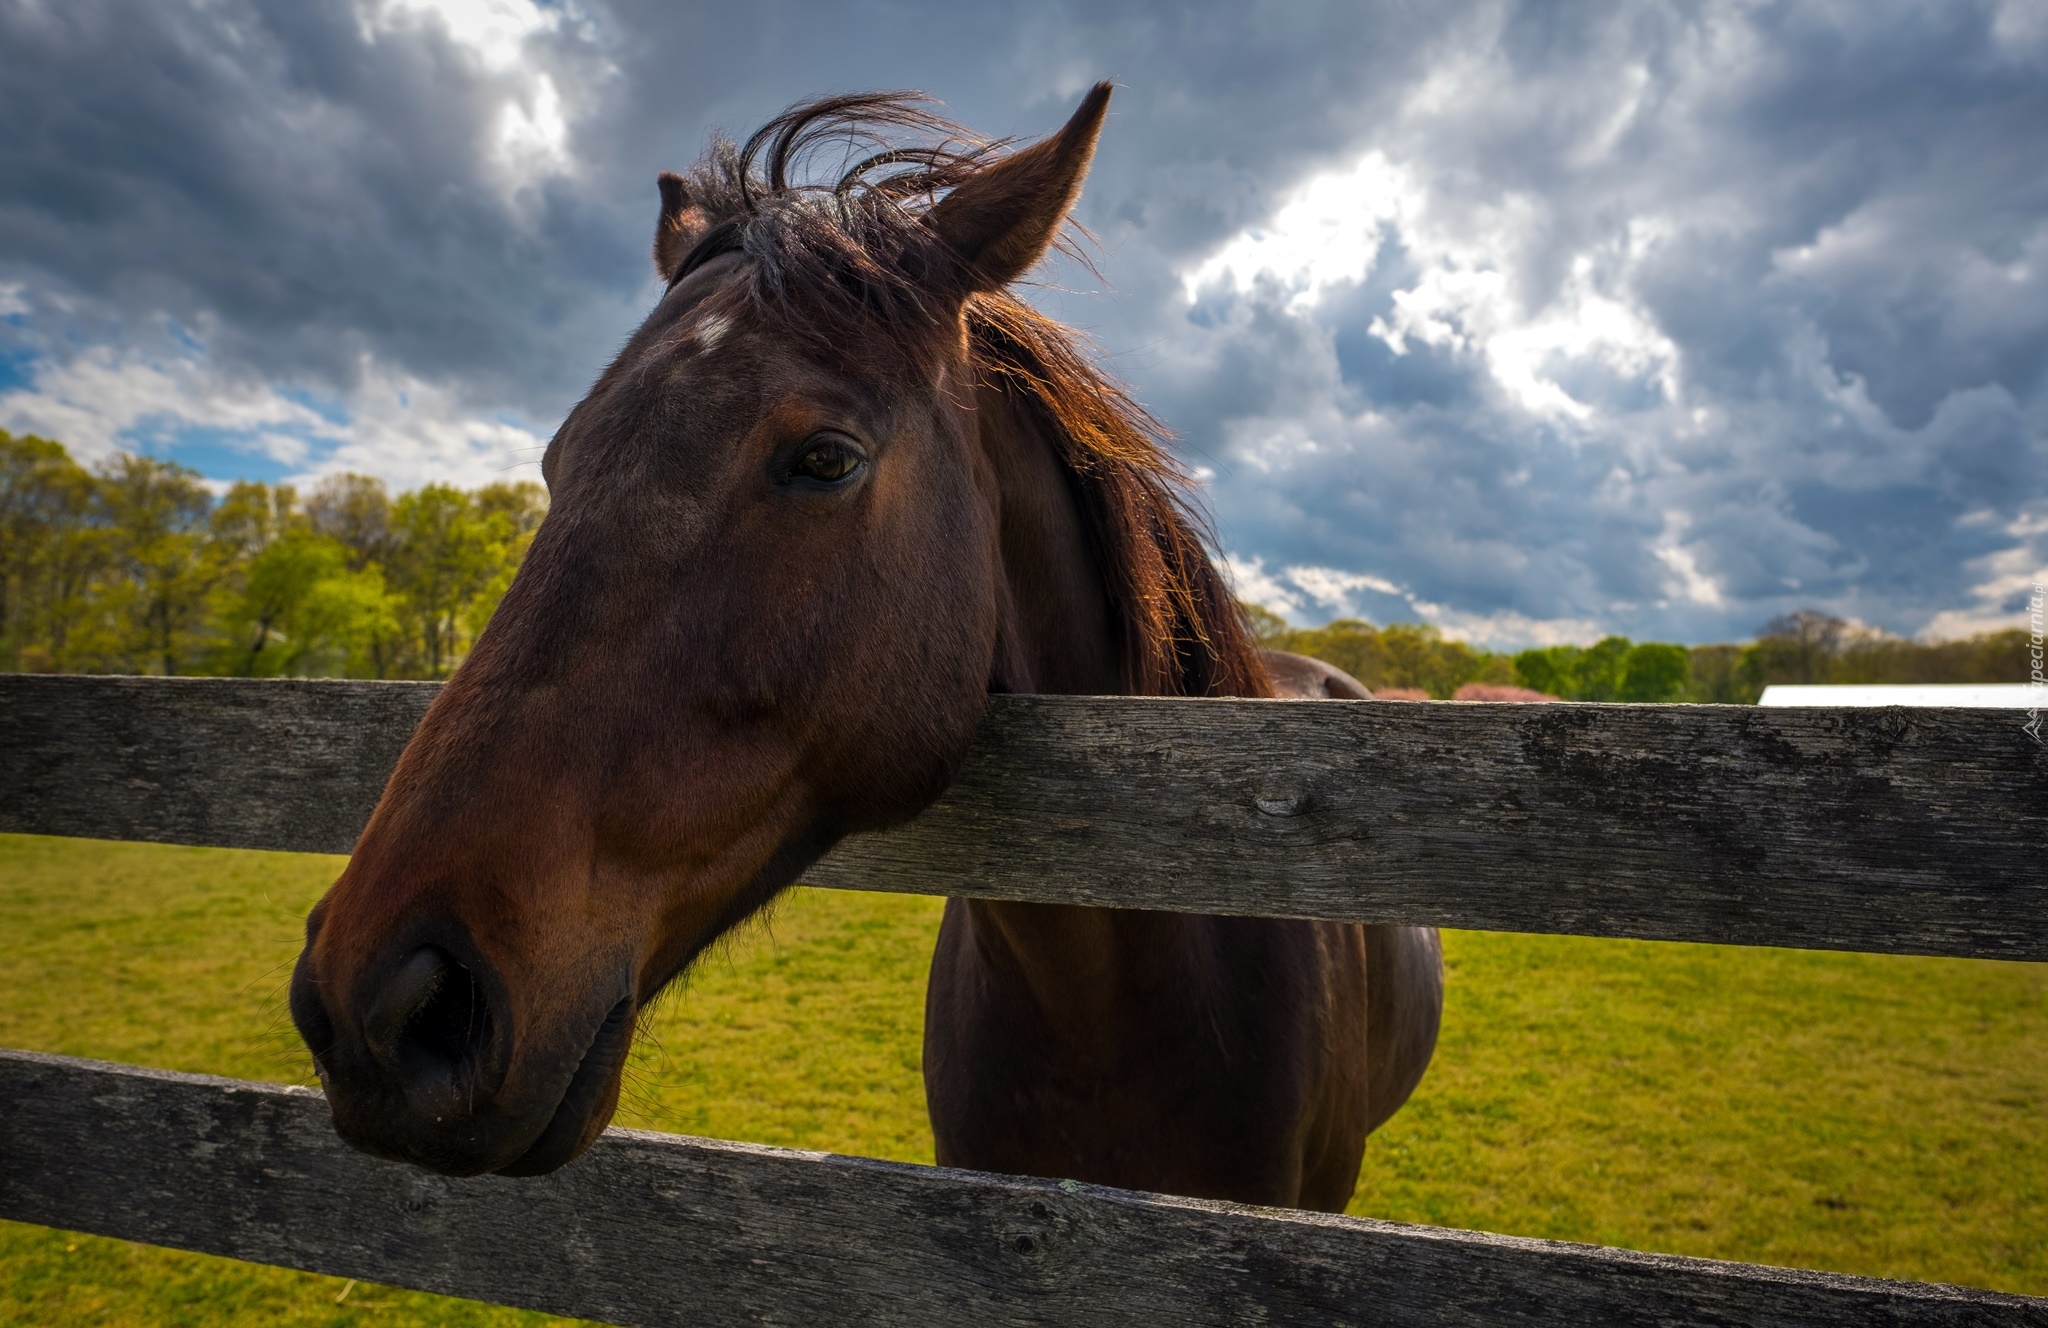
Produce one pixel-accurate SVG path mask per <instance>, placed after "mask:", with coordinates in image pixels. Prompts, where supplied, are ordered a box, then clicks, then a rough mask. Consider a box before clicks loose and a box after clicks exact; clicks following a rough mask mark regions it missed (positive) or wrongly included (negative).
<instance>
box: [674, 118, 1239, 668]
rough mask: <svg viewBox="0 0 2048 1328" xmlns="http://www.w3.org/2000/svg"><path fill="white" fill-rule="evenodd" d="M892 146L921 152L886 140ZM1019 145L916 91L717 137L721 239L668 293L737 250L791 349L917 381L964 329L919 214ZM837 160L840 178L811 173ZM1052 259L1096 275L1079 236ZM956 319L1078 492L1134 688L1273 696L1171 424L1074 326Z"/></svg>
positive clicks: (710, 207)
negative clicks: (1070, 259) (1170, 445)
mask: <svg viewBox="0 0 2048 1328" xmlns="http://www.w3.org/2000/svg"><path fill="white" fill-rule="evenodd" d="M888 129H894V130H902V131H907V132H908V133H909V134H910V135H912V136H914V137H915V138H916V139H917V140H918V141H915V142H912V143H909V144H907V145H906V144H902V143H897V142H894V141H892V140H891V139H890V138H889V137H888V136H886V135H885V134H884V133H883V132H882V131H883V130H888ZM1013 141H1014V140H989V139H983V138H980V137H978V136H976V135H974V134H972V133H970V132H969V131H968V130H966V129H963V128H961V127H960V126H958V125H955V124H953V123H951V122H949V121H947V120H944V119H942V118H940V117H938V116H936V115H934V114H932V113H931V112H930V111H928V110H926V109H925V99H924V98H923V97H922V96H920V95H919V94H916V93H906V92H872V93H857V94H852V95H847V96H836V97H822V98H818V99H816V100H813V101H807V102H801V103H799V104H797V105H795V106H792V107H791V108H790V109H789V110H787V111H784V112H783V113H782V114H781V115H779V116H777V117H775V119H773V120H771V121H769V122H768V123H767V124H766V125H764V126H762V128H761V129H760V130H758V131H757V132H756V133H755V134H754V135H753V136H752V137H750V138H749V139H748V140H747V141H746V143H745V144H744V145H742V146H738V147H735V146H734V145H733V144H732V143H731V142H730V141H729V140H726V139H723V138H715V139H714V140H713V141H712V144H711V147H710V149H709V150H708V151H707V152H706V153H705V155H704V157H703V158H702V159H701V160H700V161H699V162H698V163H697V165H696V166H695V167H694V168H693V169H692V170H691V171H690V173H689V174H688V175H687V176H686V177H684V185H685V188H686V189H687V190H688V194H689V198H690V202H691V203H692V204H693V205H694V206H696V207H700V208H702V209H703V210H704V213H705V216H706V217H707V218H708V220H709V223H710V224H709V225H708V226H707V228H706V230H705V233H704V235H703V236H702V237H701V238H700V239H698V240H697V241H696V243H695V245H694V246H693V248H692V249H691V251H690V252H689V254H688V255H687V256H685V257H684V258H683V259H682V261H681V262H680V263H679V264H678V265H677V267H676V269H675V271H674V272H673V273H672V274H671V275H670V283H671V284H674V283H675V282H677V281H680V280H681V279H682V278H683V277H684V276H687V275H688V274H689V273H690V272H691V271H692V270H693V269H695V268H696V267H698V266H700V265H702V264H703V263H705V262H708V261H709V260H710V259H712V258H714V257H717V256H718V255H720V254H725V253H741V254H744V255H745V256H746V257H747V258H748V259H750V260H752V261H751V264H750V268H751V275H750V278H749V282H748V287H747V291H746V295H747V296H748V297H749V303H750V304H752V305H753V306H754V308H756V309H757V310H759V311H761V312H762V313H764V314H767V315H769V316H772V317H775V318H776V321H777V322H778V323H779V324H780V325H781V327H782V328H783V329H784V330H786V331H787V332H789V333H790V334H792V335H795V336H797V337H799V338H801V339H803V340H805V341H806V342H808V343H809V344H810V345H811V346H813V347H814V348H815V349H817V350H819V351H821V352H823V353H826V354H828V355H831V356H832V357H834V358H836V359H842V360H843V359H846V358H848V357H850V356H860V355H863V353H864V348H869V347H877V346H883V345H886V346H888V347H890V348H891V350H893V351H894V352H895V353H896V354H898V355H901V354H902V353H903V352H905V351H908V352H909V354H910V358H911V361H912V362H913V363H917V364H920V365H922V364H926V363H928V362H929V360H930V358H931V357H932V356H934V355H936V354H937V353H938V352H940V351H941V350H942V348H943V347H944V346H945V345H946V344H947V338H948V337H949V336H950V337H957V336H958V328H959V324H958V322H956V321H954V318H953V313H952V310H953V307H954V304H955V301H952V300H948V299H947V298H946V297H945V286H944V284H943V283H942V282H941V281H940V280H938V278H939V274H942V273H946V272H950V271H952V270H953V269H954V268H955V267H956V266H957V264H956V263H955V262H954V261H953V257H952V255H951V253H950V251H949V250H948V249H947V248H946V245H945V242H944V241H943V240H942V239H941V238H940V237H939V236H938V234H937V232H935V231H934V230H933V229H932V228H931V227H929V226H926V225H925V224H924V222H923V218H924V214H925V213H926V212H927V211H929V210H930V208H931V207H932V206H933V205H934V204H936V203H937V201H938V200H939V198H940V197H941V196H943V195H944V194H945V193H946V192H948V191H950V190H951V189H953V188H954V187H956V186H958V185H959V184H960V183H961V182H963V181H964V180H966V179H968V178H970V177H972V176H973V175H975V174H976V173H978V172H980V171H982V170H984V169H986V168H987V167H988V166H989V165H990V164H992V163H993V162H994V161H995V160H997V159H999V157H1000V155H1001V153H1002V152H1003V151H1004V150H1005V149H1007V148H1009V147H1010V146H1011V145H1012V143H1013ZM834 146H836V147H837V148H838V150H839V154H840V156H839V160H838V162H837V164H836V166H834V167H832V168H830V169H828V170H826V171H824V172H822V173H821V174H820V173H816V172H814V171H812V170H810V169H807V168H808V167H811V166H813V165H814V164H815V163H816V161H817V160H818V158H819V157H821V156H823V155H825V154H826V153H827V152H828V151H829V149H830V148H831V147H834ZM813 176H815V177H816V180H817V182H808V181H809V180H811V179H812V177H813ZM1076 229H1077V228H1076ZM1058 247H1059V248H1061V249H1062V250H1063V251H1064V252H1066V253H1068V254H1070V255H1072V256H1074V257H1076V258H1078V259H1080V261H1082V262H1083V263H1086V262H1087V258H1086V256H1085V254H1083V253H1082V252H1081V251H1080V249H1079V247H1078V245H1077V244H1075V243H1074V241H1073V240H1072V239H1071V238H1070V237H1069V236H1068V235H1066V234H1063V235H1062V236H1061V238H1060V240H1059V244H1058ZM965 320H966V326H967V335H968V344H969V349H970V353H971V355H972V357H973V361H974V366H975V368H976V370H977V372H978V373H979V374H980V375H981V377H982V380H983V381H984V382H987V383H989V384H991V385H993V386H997V387H999V388H1001V389H1002V390H1004V391H1006V392H1009V393H1010V394H1012V395H1013V397H1015V398H1016V399H1018V400H1020V401H1022V402H1023V403H1024V404H1025V405H1026V406H1027V407H1028V408H1029V409H1030V410H1031V411H1032V412H1033V413H1035V414H1036V415H1037V416H1038V417H1039V419H1040V422H1041V423H1042V424H1043V425H1044V426H1045V427H1046V432H1047V434H1048V435H1049V437H1050V438H1051V440H1052V442H1053V445H1054V447H1055V449H1056V450H1057V453H1058V456H1059V459H1060V461H1061V463H1062V465H1063V466H1064V467H1065V469H1066V471H1067V472H1068V474H1069V475H1070V476H1071V477H1072V480H1073V483H1074V486H1075V493H1076V495H1077V497H1078V498H1079V499H1080V503H1081V508H1082V516H1083V520H1084V523H1085V525H1086V526H1087V529H1088V532H1089V538H1090V542H1091V544H1092V546H1093V551H1094V553H1095V556H1096V562H1097V564H1098V566H1099V567H1100V569H1101V572H1102V577H1103V587H1104V590H1105V592H1106V593H1107V595H1108V598H1109V603H1110V609H1111V615H1112V620H1113V621H1114V623H1115V624H1116V627H1117V632H1118V637H1119V642H1118V645H1119V651H1120V653H1121V655H1122V659H1123V674H1124V686H1125V690H1126V691H1127V692H1129V693H1130V694H1132V695H1139V696H1270V695H1272V684H1271V682H1270V681H1269V679H1268V678H1267V674H1266V670H1265V666H1264V664H1263V663H1262V662H1261V660H1260V658H1259V651H1258V646H1257V644H1256V643H1255V641H1254V640H1253V637H1252V634H1251V631H1250V629H1249V627H1248V626H1247V625H1246V623H1245V620H1244V614H1243V611H1242V610H1241V609H1240V608H1239V607H1238V603H1237V599H1236V597H1235V596H1234V595H1233V594H1232V593H1231V591H1230V588H1229V586H1228V585H1227V584H1226V583H1225V581H1224V579H1223V577H1222V574H1221V573H1219V572H1218V571H1217V570H1216V566H1215V564H1214V563H1213V562H1212V561H1211V560H1210V558H1209V555H1208V551H1207V549H1206V548H1205V547H1204V541H1203V536H1204V534H1206V533H1207V523H1206V522H1205V521H1204V519H1203V518H1202V516H1201V514H1200V512H1199V510H1198V509H1197V508H1196V506H1195V504H1194V501H1193V499H1192V496H1191V491H1192V483H1191V481H1190V479H1189V477H1188V476H1187V474H1186V473H1185V471H1183V470H1182V468H1181V467H1180V465H1179V464H1178V463H1177V462H1176V461H1175V460H1174V458H1173V456H1172V454H1171V453H1170V452H1169V451H1168V450H1167V445H1166V444H1167V440H1168V438H1169V437H1170V435H1169V434H1168V432H1167V430H1166V429H1165V427H1164V426H1163V425H1161V424H1160V422H1159V421H1158V420H1156V419H1155V418H1153V416H1152V415H1151V414H1150V412H1148V411H1146V410H1145V408H1144V407H1143V406H1141V405H1139V404H1138V403H1137V402H1136V401H1135V400H1133V399H1132V397H1131V395H1130V393H1129V392H1128V391H1127V390H1126V389H1125V388H1124V387H1123V386H1122V385H1121V384H1120V383H1118V382H1116V381H1115V380H1114V379H1112V378H1110V377H1109V376H1108V375H1107V374H1105V373H1104V372H1103V371H1102V370H1101V369H1100V368H1099V367H1098V366H1097V365H1096V364H1095V363H1094V361H1093V359H1092V358H1091V357H1090V356H1089V355H1088V354H1087V353H1086V352H1085V351H1084V350H1083V348H1082V346H1081V344H1080V341H1079V339H1078V338H1077V337H1076V335H1075V334H1074V333H1073V332H1072V331H1071V330H1070V329H1068V328H1067V327H1065V326H1063V325H1062V324H1060V323H1059V322H1057V321H1055V320H1053V319H1051V318H1048V317H1046V316H1045V315H1044V314H1041V313H1039V312H1038V311H1037V310H1035V309H1032V308H1031V307H1029V306H1028V305H1026V304H1024V303H1023V302H1022V301H1020V300H1018V299H1016V298H1014V297H1013V296H1011V295H1009V294H1008V293H998V294H982V295H975V296H973V297H971V298H970V299H968V301H967V304H966V308H965ZM877 333H880V334H881V335H879V336H878V335H877ZM869 353H871V352H869ZM898 363H899V364H900V363H901V360H900V359H899V360H898ZM867 367H869V368H870V369H874V370H884V371H886V369H887V368H888V365H887V364H886V363H885V362H878V363H874V364H871V365H869V366H867Z"/></svg>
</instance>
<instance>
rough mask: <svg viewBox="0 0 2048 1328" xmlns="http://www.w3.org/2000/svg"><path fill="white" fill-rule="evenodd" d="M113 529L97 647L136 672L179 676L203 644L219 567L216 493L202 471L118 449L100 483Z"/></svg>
mask: <svg viewBox="0 0 2048 1328" xmlns="http://www.w3.org/2000/svg"><path fill="white" fill-rule="evenodd" d="M96 493H97V496H98V498H99V506H100V508H101V510H102V512H103V513H104V517H105V520H106V523H107V526H108V527H109V531H110V535H111V538H110V540H109V545H110V553H111V560H110V561H111V564H112V566H111V576H110V577H109V579H108V583H107V584H106V585H105V587H104V590H103V591H102V592H101V593H99V594H97V595H95V596H94V598H95V599H96V600H97V601H98V605H99V607H100V610H101V611H100V612H99V613H98V614H96V615H93V618H94V619H95V620H94V621H89V623H88V624H87V626H88V627H89V628H91V629H93V630H94V631H95V632H96V638H95V640H94V642H93V646H92V653H93V654H94V655H96V656H97V658H98V659H99V661H101V662H102V663H103V664H109V665H113V666H115V667H118V668H122V669H125V670H127V671H130V672H137V673H146V672H149V671H151V670H158V671H161V672H163V673H165V674H176V673H180V672H182V671H183V670H184V668H185V665H186V664H187V663H188V662H190V661H191V660H192V659H193V658H194V656H195V655H197V654H198V653H199V652H200V651H201V650H202V649H203V648H204V645H205V629H206V625H207V624H206V617H207V608H208V604H207V600H208V595H209V592H210V591H211V590H212V589H213V585H214V582H215V580H216V579H217V578H218V576H219V573H220V565H219V563H218V561H217V560H216V559H215V558H214V557H212V556H211V554H212V550H211V549H209V548H208V543H209V541H208V534H209V531H208V526H207V518H208V517H209V515H211V512H212V509H213V495H212V494H211V493H209V492H208V491H207V489H206V486H205V484H204V483H203V482H201V480H200V477H199V474H198V472H197V471H193V470H188V469H187V468H185V467H184V466H180V465H178V464H177V463H176V462H172V461H159V460H157V459H156V458H154V457H146V456H136V455H133V454H130V453H126V452H117V453H115V454H114V456H113V457H112V458H110V459H109V460H108V461H107V462H106V464H105V465H103V466H102V467H101V468H100V472H99V484H98V485H97V487H96Z"/></svg>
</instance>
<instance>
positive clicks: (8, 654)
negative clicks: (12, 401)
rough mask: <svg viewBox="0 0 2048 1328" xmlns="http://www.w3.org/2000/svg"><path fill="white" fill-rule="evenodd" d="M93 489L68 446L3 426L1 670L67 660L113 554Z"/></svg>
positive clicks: (46, 667) (0, 441) (59, 664)
mask: <svg viewBox="0 0 2048 1328" xmlns="http://www.w3.org/2000/svg"><path fill="white" fill-rule="evenodd" d="M96 488H97V481H96V480H95V479H94V478H93V475H92V473H91V472H90V471H88V470H86V469H85V467H83V466H81V465H79V464H78V463H77V462H75V461H73V460H72V459H71V455H70V453H68V452H66V451H65V450H64V446H63V444H61V443H55V442H52V441H50V440H49V439H47V438H37V437H35V436H33V435H29V436H25V437H15V436H14V435H12V434H10V433H8V432H7V431H6V430H4V429H0V668H4V669H8V670H15V669H29V670H35V671H42V670H50V669H57V668H62V667H64V665H65V664H66V663H68V662H69V658H70V645H71V640H70V638H71V634H72V627H73V626H74V625H75V624H76V622H77V621H78V620H79V619H80V618H81V617H82V616H83V613H84V603H85V596H86V593H87V591H88V590H89V589H90V588H91V586H92V584H93V581H94V579H95V578H96V577H97V576H98V575H99V574H100V573H101V572H102V570H103V569H104V567H105V564H106V562H107V558H108V548H107V539H106V533H107V532H106V529H105V527H104V525H103V524H102V523H100V522H99V521H98V520H97V515H96V509H97V506H98V502H97V497H98V495H97V492H96Z"/></svg>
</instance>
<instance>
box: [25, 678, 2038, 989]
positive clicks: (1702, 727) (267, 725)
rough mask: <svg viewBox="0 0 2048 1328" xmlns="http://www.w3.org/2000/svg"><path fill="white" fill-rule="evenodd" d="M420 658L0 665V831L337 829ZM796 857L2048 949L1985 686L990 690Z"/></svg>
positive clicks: (1764, 931)
mask: <svg viewBox="0 0 2048 1328" xmlns="http://www.w3.org/2000/svg"><path fill="white" fill-rule="evenodd" d="M434 690H435V685H434V684H431V683H347V682H302V683H300V682H244V681H233V680H225V679H158V678H75V677H32V676H13V677H0V830H12V831H26V832H32V833H41V834H57V835H81V836H95V837H99V838H107V839H145V840H159V841H164V842H169V843H181V844H221V845H229V846H233V847H239V848H281V849H303V850H310V851H317V852H324V853H346V852H348V851H349V849H350V847H351V846H352V845H353V844H354V842H355V837H356V834H357V832H358V831H360V830H361V828H362V826H363V823H364V822H365V821H366V820H367V819H368V818H369V813H370V809H371V807H372V806H374V805H375V803H376V801H377V795H378V793H379V792H380V791H381V790H382V789H383V787H384V779H385V776H386V775H387V774H389V773H390V770H391V766H392V763H393V762H394V761H395V760H396V759H397V757H398V753H399V751H400V749H401V748H403V747H404V745H405V741H406V739H407V737H409V736H410V735H411V733H412V730H413V728H414V726H415V725H417V724H418V722H419V718H420V716H421V715H422V714H424V713H425V712H426V707H427V704H428V702H429V701H431V700H432V699H433V694H434ZM809 879H810V880H811V881H812V882H814V883H816V884H820V885H831V886H838V887H842V888H849V889H868V890H901V891H911V892H917V893H924V894H961V893H972V894H976V895H981V896H983V897H987V898H996V899H1033V900H1045V901H1055V902H1070V903H1090V904H1120V905H1126V906H1131V907H1138V908H1170V909H1179V910H1185V911H1200V912H1214V913H1247V914H1262V915H1265V916H1269V917H1322V918H1338V919H1355V920H1358V921H1365V922H1410V923H1433V924H1437V925H1440V926H1449V927H1472V928H1479V929H1484V930H1493V931H1531V932H1565V933H1572V934H1577V935H1585V936H1628V937H1641V938H1647V939H1656V940H1688V941H1715V942H1723V943H1731V944H1743V945H1785V946H1801V947H1808V948H1819V949H1848V950H1868V951H1876V952H1883V953H1892V954H1936V955H1962V956H1978V957H1991V958H2005V959H2031V960H2048V748H2043V747H2042V746H2041V745H2040V744H2038V743H2036V742H2034V741H2033V739H2032V738H2030V737H2029V736H2028V735H2027V734H2026V732H2025V731H2023V730H2022V729H2021V728H2020V726H2019V724H2018V723H2016V722H2015V719H2014V716H2013V713H2012V712H2011V711H2000V710H1913V709H1897V708H1893V709H1863V710H1800V709H1758V708H1755V707H1749V706H1595V705H1545V706H1482V705H1416V704H1413V703H1403V702H1388V703H1361V702H1303V701H1291V702H1275V701H1167V700H1146V699H1133V698H1114V699H1111V698H1088V697H1023V696H1009V697H995V698H992V699H991V706H990V710H989V716H988V719H987V721H986V723H985V724H984V725H983V728H982V731H981V733H980V735H979V738H978V740H977V744H976V747H975V751H974V755H973V756H972V757H971V758H970V760H969V762H968V764H967V768H966V769H965V770H963V771H962V772H961V775H960V778H959V779H958V780H957V781H956V782H955V784H954V785H953V787H952V788H951V789H950V790H949V791H948V792H947V793H946V795H945V797H943V798H942V799H940V801H939V803H938V804H937V805H936V806H934V807H933V808H932V809H931V810H930V811H928V812H926V813H925V814H924V815H923V816H922V817H920V818H918V820H916V821H915V822H913V823H912V824H911V825H909V826H907V827H905V828H904V829H902V830H898V831H894V832H892V833H889V834H883V835H869V836H863V837H860V838H857V839H855V840H852V841H849V842H848V843H846V844H845V845H843V846H841V848H840V849H839V850H838V851H836V852H834V853H833V854H832V855H831V856H830V857H829V858H827V859H826V860H825V861H824V862H822V863H820V864H819V865H818V866H817V867H816V868H814V869H813V870H812V872H811V873H810V875H809Z"/></svg>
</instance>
